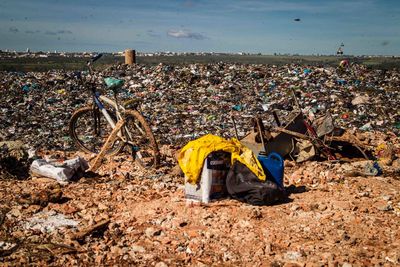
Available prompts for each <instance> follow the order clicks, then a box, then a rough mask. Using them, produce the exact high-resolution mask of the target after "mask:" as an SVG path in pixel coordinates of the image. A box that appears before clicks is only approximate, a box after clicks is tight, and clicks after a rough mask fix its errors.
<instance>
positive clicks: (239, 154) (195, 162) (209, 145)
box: [178, 134, 266, 184]
mask: <svg viewBox="0 0 400 267" xmlns="http://www.w3.org/2000/svg"><path fill="white" fill-rule="evenodd" d="M215 151H225V152H228V153H231V163H232V164H233V163H234V162H235V161H236V160H238V161H239V162H241V163H243V164H244V165H246V166H247V167H248V168H249V169H250V170H251V171H252V172H253V173H254V174H255V175H257V177H258V178H259V179H260V180H261V181H265V179H266V176H265V173H264V170H263V168H262V166H261V164H260V162H259V161H258V160H257V158H256V156H255V155H254V153H253V152H252V151H251V150H250V149H249V148H247V147H245V146H244V145H242V144H241V143H240V142H239V141H238V140H237V139H235V138H232V139H231V140H226V139H224V138H222V137H219V136H215V135H212V134H207V135H205V136H202V137H200V138H198V139H196V140H193V141H190V142H189V143H187V144H186V145H185V146H184V147H183V148H182V149H181V151H180V152H179V155H178V163H179V166H180V167H181V169H182V171H183V173H184V174H185V175H186V178H187V181H188V182H189V183H192V184H195V183H197V182H198V179H199V176H200V173H201V169H202V168H203V163H204V160H205V159H206V158H207V156H208V155H209V154H210V153H211V152H215Z"/></svg>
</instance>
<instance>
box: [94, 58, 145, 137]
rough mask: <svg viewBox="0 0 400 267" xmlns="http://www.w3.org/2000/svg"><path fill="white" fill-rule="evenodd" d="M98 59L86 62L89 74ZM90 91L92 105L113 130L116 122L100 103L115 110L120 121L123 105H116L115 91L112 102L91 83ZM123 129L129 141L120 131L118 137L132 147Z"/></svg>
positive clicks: (126, 131)
mask: <svg viewBox="0 0 400 267" xmlns="http://www.w3.org/2000/svg"><path fill="white" fill-rule="evenodd" d="M100 57H101V56H99V57H97V58H95V59H94V60H92V61H88V62H87V66H88V68H89V73H90V74H92V73H93V70H92V67H91V63H93V62H94V61H95V60H97V59H98V58H100ZM90 89H91V92H92V95H93V102H94V105H96V106H97V107H98V108H99V110H100V112H101V113H102V114H103V116H104V117H105V118H106V120H107V122H108V123H109V124H110V126H111V127H112V129H114V128H115V127H116V122H115V121H114V120H113V119H112V118H111V116H110V113H108V111H107V109H106V108H105V107H104V105H103V103H102V102H101V101H104V102H105V103H107V104H108V105H110V106H112V107H113V108H114V109H115V111H116V116H117V120H122V119H123V118H122V115H121V111H122V112H123V111H125V107H124V106H123V105H119V104H118V100H117V95H116V92H115V91H114V97H115V101H114V100H112V99H110V98H108V97H106V96H104V95H101V94H100V92H98V91H97V90H96V86H94V85H93V84H92V83H91V86H90ZM93 108H94V107H93ZM94 119H95V123H96V117H95V118H94ZM123 127H124V128H125V131H124V132H125V133H126V134H127V136H126V137H127V138H128V139H129V140H127V138H125V137H124V135H123V134H122V133H121V131H120V132H119V133H118V137H119V138H121V139H122V141H123V142H125V143H129V144H131V145H133V143H132V139H133V138H132V134H131V132H130V131H129V130H128V129H127V127H126V126H123ZM136 127H137V125H136ZM137 129H138V130H140V131H141V132H142V133H143V131H142V129H140V127H137Z"/></svg>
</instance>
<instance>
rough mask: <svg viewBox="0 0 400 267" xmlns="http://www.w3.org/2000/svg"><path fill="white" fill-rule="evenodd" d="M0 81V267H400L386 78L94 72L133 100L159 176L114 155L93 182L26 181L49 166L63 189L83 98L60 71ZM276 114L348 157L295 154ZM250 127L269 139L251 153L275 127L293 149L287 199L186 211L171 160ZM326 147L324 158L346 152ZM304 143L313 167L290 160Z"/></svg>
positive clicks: (299, 68) (316, 71)
mask: <svg viewBox="0 0 400 267" xmlns="http://www.w3.org/2000/svg"><path fill="white" fill-rule="evenodd" d="M0 74H1V75H0V77H1V79H0V99H1V101H0V111H1V112H0V125H2V127H1V129H0V195H1V198H0V261H2V262H4V263H6V264H10V265H28V264H37V265H64V264H67V265H112V264H126V265H128V264H135V265H143V266H149V265H151V266H158V267H161V266H176V265H178V266H181V265H185V266H186V265H194V266H209V265H239V266H242V265H274V266H305V265H309V264H310V265H330V266H353V265H354V266H358V265H387V266H391V265H393V266H395V265H398V264H400V253H399V251H400V241H399V240H400V232H399V229H400V220H399V217H400V197H399V196H400V194H399V191H400V179H399V177H400V139H399V134H400V109H399V108H398V107H399V104H400V90H399V88H400V71H398V70H396V69H393V70H371V69H368V68H366V67H365V66H362V65H357V64H350V65H349V66H347V67H346V68H334V67H323V66H318V67H317V66H303V65H296V64H290V65H284V66H273V65H251V64H250V65H247V64H246V65H245V64H228V63H212V64H211V63H210V64H192V65H173V66H172V65H163V64H159V65H155V66H144V65H133V66H126V65H114V66H110V67H109V68H107V69H104V70H98V71H96V72H95V73H94V74H93V75H94V78H95V80H96V81H97V82H98V85H99V89H100V90H102V89H101V88H102V87H103V79H104V78H106V77H118V78H120V79H123V80H124V81H125V87H124V89H123V90H121V92H120V93H119V96H120V97H121V98H122V99H126V100H127V99H132V98H134V99H137V100H138V106H137V109H138V110H139V111H140V112H141V113H142V114H143V115H144V116H145V117H146V119H147V121H148V122H149V124H150V126H151V128H152V130H153V132H154V134H155V136H156V139H157V141H158V144H159V148H160V153H161V166H160V167H159V168H158V169H156V170H143V169H141V168H139V167H138V166H136V165H135V164H134V162H133V160H132V159H131V158H130V156H129V155H124V154H121V155H117V156H113V157H107V159H106V160H105V162H104V163H103V164H102V166H101V167H100V168H99V170H98V171H97V172H96V173H90V174H87V175H83V174H82V173H79V176H76V175H75V176H74V177H73V178H71V181H68V180H69V179H70V178H69V177H68V178H67V177H66V176H63V179H62V183H60V182H59V181H57V179H48V178H43V177H42V176H43V175H40V173H38V171H37V170H38V169H39V168H40V166H41V165H42V164H53V165H56V166H52V165H47V166H49V168H60V170H61V171H62V173H63V175H64V174H68V173H69V172H70V171H71V169H65V168H67V167H68V166H67V165H68V162H78V163H79V164H78V165H79V166H83V165H85V164H86V161H87V162H89V163H90V161H91V160H93V158H94V155H89V154H85V153H83V152H79V151H78V149H77V148H76V147H75V146H74V144H73V141H72V139H71V137H70V136H69V135H68V121H69V119H70V117H71V115H72V113H73V112H74V111H75V110H76V109H78V108H80V107H82V106H86V105H88V104H90V103H91V101H92V100H91V97H90V92H88V91H87V90H85V88H83V87H82V85H81V84H80V83H79V80H78V79H76V76H75V73H74V72H67V71H62V70H54V71H48V72H30V73H22V72H1V73H0ZM83 76H84V77H88V76H89V74H88V73H83ZM102 91H103V92H104V94H110V93H111V92H108V91H107V90H102ZM274 112H275V113H276V114H277V115H278V117H279V118H280V119H282V121H284V120H285V118H288V117H290V116H291V115H292V114H293V112H300V113H301V114H303V115H304V117H305V118H307V119H308V120H310V121H314V120H316V119H317V118H319V117H321V116H323V115H325V114H327V113H329V114H330V116H331V119H332V121H333V123H334V125H335V128H340V129H344V130H345V131H346V133H347V136H351V140H352V142H350V143H349V144H351V145H353V146H356V147H357V148H358V150H360V151H362V153H361V154H360V155H357V156H354V157H351V155H349V153H348V152H347V154H345V153H344V152H343V150H339V149H337V151H336V150H332V155H333V156H334V157H335V159H334V160H332V159H331V158H329V155H330V153H328V154H329V155H328V156H326V154H327V153H326V149H331V147H330V143H329V145H326V143H325V142H326V140H328V139H329V138H330V139H329V140H331V139H332V138H334V134H333V132H334V131H333V130H332V129H333V128H332V129H331V130H330V131H329V132H327V133H325V134H324V135H321V136H318V137H316V138H314V139H307V137H305V139H304V138H303V137H304V136H305V135H304V132H303V133H300V132H293V131H289V130H287V129H288V128H285V124H283V125H278V122H277V120H276V118H274V116H273V113H274ZM232 118H233V119H232ZM254 118H261V122H262V124H263V125H264V126H265V127H266V128H267V130H266V132H268V134H270V132H271V134H272V135H271V136H272V137H271V138H266V141H265V142H267V143H268V142H270V143H272V142H273V140H274V139H273V138H276V135H275V134H273V132H274V131H276V130H278V131H279V130H280V129H281V128H284V129H281V131H286V133H288V134H293V135H295V137H296V138H294V137H293V142H297V143H298V144H299V145H296V149H300V151H298V153H292V152H291V153H287V155H285V157H284V178H283V184H284V187H285V190H286V193H287V199H286V200H285V201H282V202H280V203H277V204H276V205H261V206H255V205H250V204H248V203H243V202H241V201H238V199H236V198H234V197H228V198H224V199H220V200H218V201H214V202H210V203H206V204H195V203H192V202H190V203H189V202H187V200H186V199H185V176H184V174H183V173H182V170H181V168H180V167H179V165H178V160H177V158H178V155H179V152H180V149H181V148H182V147H183V146H184V145H186V144H187V143H188V142H189V141H193V140H196V139H198V138H200V137H202V136H204V135H206V134H213V135H215V136H220V137H223V138H226V139H229V138H233V137H235V136H236V137H237V138H238V139H242V138H244V139H245V138H246V137H247V138H248V137H249V136H252V135H251V132H254V127H255V125H254V121H255V120H254ZM287 125H289V124H287ZM279 126H281V127H279ZM260 129H261V128H260V127H259V128H258V131H260ZM292 130H293V129H292ZM249 133H250V135H248V134H249ZM255 136H256V137H257V129H256V131H255ZM258 137H260V134H259V135H258ZM244 139H243V140H244ZM256 139H257V138H254V144H255V145H256V146H262V145H264V144H263V143H262V144H261V143H260V141H258V142H256ZM300 139H301V141H300ZM246 140H248V139H246ZM290 140H292V139H290ZM335 140H339V141H340V145H338V148H339V147H340V148H341V147H342V146H347V145H348V143H346V144H344V143H343V140H342V139H335ZM354 140H356V141H354ZM305 141H307V142H309V143H310V145H311V146H312V148H313V149H314V150H313V154H312V155H311V156H310V153H309V151H308V150H307V153H306V154H307V157H304V153H303V152H304V151H305V150H301V145H303V144H304V142H305ZM321 142H323V143H321ZM267 146H268V144H266V147H267ZM351 151H352V150H351ZM364 152H365V153H364ZM339 154H340V155H339ZM300 155H302V156H301V157H302V160H299V158H300ZM324 156H325V157H324ZM72 158H74V159H76V160H73V159H72ZM83 160H85V162H83ZM55 163H57V164H55ZM63 168H64V169H63ZM85 168H86V167H85ZM85 168H83V167H82V170H80V172H84V170H85ZM66 170H67V171H66ZM44 176H45V175H44ZM71 177H72V175H71Z"/></svg>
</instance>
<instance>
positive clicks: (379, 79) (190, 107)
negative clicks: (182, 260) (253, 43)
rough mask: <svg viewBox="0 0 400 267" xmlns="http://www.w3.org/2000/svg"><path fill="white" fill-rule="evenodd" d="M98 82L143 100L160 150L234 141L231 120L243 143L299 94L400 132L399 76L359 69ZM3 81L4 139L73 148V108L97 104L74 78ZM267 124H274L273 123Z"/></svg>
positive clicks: (198, 71)
mask: <svg viewBox="0 0 400 267" xmlns="http://www.w3.org/2000/svg"><path fill="white" fill-rule="evenodd" d="M83 75H84V76H85V75H86V76H87V75H88V74H87V73H83ZM94 76H95V80H96V81H97V82H98V84H99V87H101V86H102V84H103V79H104V78H106V77H110V76H113V77H119V78H120V79H123V80H125V84H126V88H125V90H124V91H123V92H121V94H120V96H121V97H122V98H123V99H128V98H136V99H139V100H140V101H139V102H140V105H139V107H138V108H139V109H140V111H141V112H142V113H143V114H144V115H145V116H146V117H147V119H148V121H149V122H150V123H151V126H152V128H153V131H154V132H155V135H156V138H157V139H158V140H159V142H160V144H172V145H183V144H185V143H187V142H188V141H190V140H193V139H195V138H197V137H200V136H203V135H204V134H207V133H212V134H215V135H218V136H222V137H225V138H229V137H233V136H234V130H233V123H232V120H231V115H234V116H235V118H236V124H237V128H238V133H239V136H240V137H243V136H244V135H245V133H246V132H247V131H248V129H249V126H250V123H249V119H248V118H251V117H253V116H255V115H260V116H263V115H265V114H266V113H268V112H271V111H273V110H278V115H279V116H283V117H285V116H287V115H288V114H289V113H290V111H291V109H292V108H293V106H294V103H293V100H292V99H293V98H292V97H291V96H292V95H293V93H294V94H295V95H296V97H297V99H298V101H299V105H300V108H301V109H302V111H303V113H304V114H306V115H309V116H318V115H319V114H321V113H325V112H326V111H329V112H330V113H331V114H332V117H333V119H334V120H335V122H336V123H337V125H338V126H340V127H343V128H346V129H360V130H362V131H372V130H378V131H390V132H393V133H395V134H397V135H398V134H399V133H400V114H399V113H400V111H399V109H398V108H397V107H398V105H399V100H400V93H399V90H398V88H399V86H400V72H399V71H397V70H388V71H382V70H369V69H367V68H366V67H364V66H361V65H355V64H354V65H351V66H350V67H349V68H348V69H347V70H344V71H343V70H341V71H339V70H336V69H335V68H333V67H324V68H323V67H315V66H301V65H296V64H290V65H285V66H273V65H245V64H228V63H212V64H192V65H182V66H170V65H163V64H160V65H156V66H144V65H135V66H125V65H119V66H112V67H109V68H108V69H106V70H103V71H97V72H95V73H94ZM1 77H2V79H1V80H0V98H1V99H2V102H1V103H0V110H1V113H0V124H1V125H4V126H5V127H4V130H5V131H4V133H5V135H6V139H7V140H15V139H19V140H22V141H23V142H24V143H26V144H28V145H29V146H32V147H33V148H42V147H47V148H52V149H60V150H71V149H72V141H71V139H70V137H69V136H68V129H67V125H68V124H67V122H68V120H69V118H70V116H71V114H72V112H73V111H74V110H76V109H77V108H79V107H81V106H83V105H87V104H88V102H90V101H91V99H90V96H89V92H88V91H86V90H84V89H83V88H82V86H81V84H80V83H79V80H78V79H76V77H75V76H74V73H73V72H66V71H61V70H57V71H49V72H44V73H40V72H32V73H19V72H2V73H1ZM105 93H110V92H105ZM289 96H290V97H289ZM263 120H265V123H266V124H272V123H273V119H272V118H263Z"/></svg>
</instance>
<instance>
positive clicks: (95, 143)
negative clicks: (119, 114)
mask: <svg viewBox="0 0 400 267" xmlns="http://www.w3.org/2000/svg"><path fill="white" fill-rule="evenodd" d="M110 116H111V118H112V119H113V120H114V121H116V118H115V115H114V114H113V113H111V112H110ZM111 131H112V127H111V126H110V124H109V123H108V122H107V120H106V119H105V117H104V116H103V114H101V113H100V111H99V110H98V109H97V108H94V109H93V107H83V108H80V109H78V110H77V111H75V112H74V114H73V115H72V117H71V119H70V121H69V134H70V136H71V138H72V139H73V140H74V142H75V145H76V146H77V147H78V148H79V149H80V150H82V151H84V152H87V153H96V154H97V153H99V152H100V150H101V148H102V147H103V145H104V143H105V142H106V140H107V137H108V136H109V135H110V133H111ZM122 146H123V142H122V141H121V140H116V141H115V142H114V144H112V146H111V148H110V149H109V150H108V151H107V154H109V155H114V154H117V153H118V152H119V151H121V149H122Z"/></svg>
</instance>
